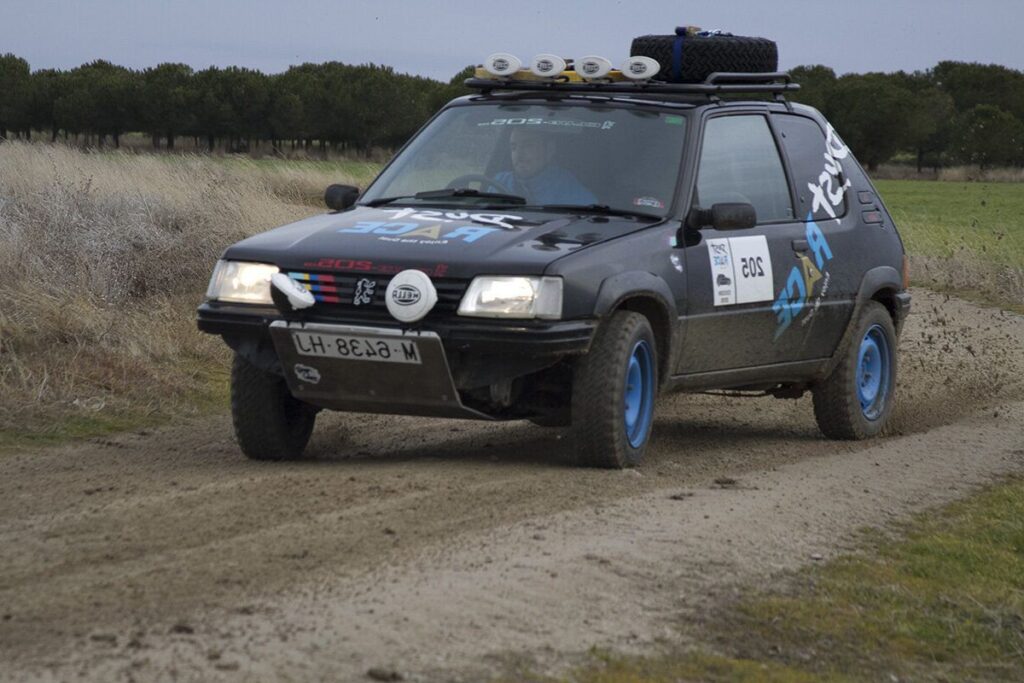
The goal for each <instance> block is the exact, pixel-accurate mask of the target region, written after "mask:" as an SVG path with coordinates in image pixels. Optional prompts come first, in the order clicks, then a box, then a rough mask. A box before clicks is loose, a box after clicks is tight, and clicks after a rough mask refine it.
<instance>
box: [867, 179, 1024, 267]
mask: <svg viewBox="0 0 1024 683" xmlns="http://www.w3.org/2000/svg"><path fill="white" fill-rule="evenodd" d="M876 186H877V188H878V191H879V193H880V194H881V195H882V199H883V201H884V202H885V204H886V206H887V207H888V208H889V211H890V212H891V213H892V216H893V219H894V220H895V221H896V226H897V228H898V229H899V231H900V234H901V235H902V236H903V239H904V241H905V243H906V246H907V251H909V252H910V253H911V254H920V255H925V256H933V257H939V258H949V257H953V256H956V255H958V254H961V253H964V252H966V253H969V254H972V255H974V256H977V257H980V258H981V259H983V260H987V261H991V262H992V263H994V264H1000V265H1009V266H1014V267H1017V268H1024V185H1020V184H1018V183H945V182H934V181H926V180H879V181H877V182H876Z"/></svg>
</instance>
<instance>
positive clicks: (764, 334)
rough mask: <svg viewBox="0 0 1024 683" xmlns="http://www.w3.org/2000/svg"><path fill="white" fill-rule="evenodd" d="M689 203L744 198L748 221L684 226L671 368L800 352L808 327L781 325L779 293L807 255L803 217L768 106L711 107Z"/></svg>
mask: <svg viewBox="0 0 1024 683" xmlns="http://www.w3.org/2000/svg"><path fill="white" fill-rule="evenodd" d="M697 164H698V165H697V172H696V181H695V182H696V187H695V188H694V192H693V195H692V196H693V198H694V199H693V204H694V206H695V207H699V208H705V209H708V208H711V207H712V206H713V205H714V204H717V203H730V202H738V203H745V204H750V205H752V206H753V207H754V209H755V211H756V213H757V223H756V225H755V227H753V228H750V229H743V230H719V229H716V228H715V227H712V226H703V227H700V228H693V227H690V228H688V230H689V231H690V233H689V234H688V236H687V240H686V247H685V254H686V266H687V267H686V272H687V278H688V281H687V284H688V291H689V297H688V301H687V334H686V339H685V340H684V342H683V349H682V353H681V354H680V355H679V364H678V366H677V369H676V372H677V374H692V373H701V372H710V371H716V370H730V369H738V368H748V367H754V366H763V365H771V364H777V363H785V362H790V361H796V360H804V359H805V358H806V351H805V349H804V343H805V341H806V335H805V332H806V329H803V328H801V327H800V326H799V325H797V326H796V327H794V326H793V325H789V326H788V327H787V329H786V330H785V332H786V334H785V335H782V334H780V333H779V323H778V320H779V315H778V312H777V310H778V308H779V306H778V304H777V300H778V298H779V295H780V293H782V292H784V291H785V287H786V285H787V282H788V281H789V277H790V274H791V271H792V268H793V267H794V266H798V267H800V268H803V267H804V266H805V264H806V263H807V261H806V260H805V259H806V251H807V248H808V245H806V244H805V242H806V238H807V231H806V226H805V225H804V223H803V222H802V221H800V220H799V219H798V218H797V217H796V214H795V211H794V198H793V191H792V188H791V184H790V182H789V179H788V177H787V173H786V165H785V163H784V161H783V157H782V155H781V154H780V150H779V146H778V142H777V137H776V136H775V134H774V133H773V130H772V128H771V126H770V124H769V119H768V114H767V112H740V113H726V114H717V115H712V116H709V117H708V118H707V119H706V120H705V123H704V131H703V136H702V139H701V149H700V153H699V155H698V160H697Z"/></svg>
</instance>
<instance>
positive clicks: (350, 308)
mask: <svg viewBox="0 0 1024 683" xmlns="http://www.w3.org/2000/svg"><path fill="white" fill-rule="evenodd" d="M288 276H289V277H290V278H291V279H293V280H295V281H296V282H298V283H299V284H301V285H303V286H304V287H305V288H306V289H308V290H309V291H311V292H312V293H313V297H314V298H315V299H316V302H317V303H316V306H315V307H314V309H313V310H314V311H315V312H316V313H321V314H323V315H326V316H330V317H332V318H333V317H338V318H344V319H350V320H367V321H393V320H394V319H393V318H392V317H391V314H390V313H388V307H387V304H386V303H385V302H384V294H385V292H386V291H387V288H388V283H389V282H391V278H392V277H393V276H391V275H362V274H349V273H307V272H295V271H293V272H289V273H288ZM363 280H365V281H367V282H372V283H373V294H372V296H370V297H369V302H368V303H364V304H361V305H356V303H355V299H356V290H357V288H358V287H359V283H360V281H363ZM431 282H433V283H434V287H435V289H437V304H436V305H435V306H434V308H433V309H432V310H431V311H430V313H428V314H427V317H426V320H431V319H435V320H436V319H440V318H446V317H449V316H454V315H455V314H456V312H457V311H458V309H459V303H460V302H461V301H462V295H463V294H465V292H466V288H467V287H468V286H469V283H468V282H467V281H466V280H455V279H450V278H437V279H432V280H431ZM364 287H365V285H364Z"/></svg>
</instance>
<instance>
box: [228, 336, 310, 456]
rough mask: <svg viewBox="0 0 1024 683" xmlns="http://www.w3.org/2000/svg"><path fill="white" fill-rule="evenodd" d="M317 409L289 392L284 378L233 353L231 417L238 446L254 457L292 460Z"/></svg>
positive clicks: (306, 440) (298, 453)
mask: <svg viewBox="0 0 1024 683" xmlns="http://www.w3.org/2000/svg"><path fill="white" fill-rule="evenodd" d="M316 413H317V410H316V408H314V407H313V406H311V405H309V404H307V403H303V402H302V401H300V400H298V399H297V398H295V397H294V396H292V394H291V392H290V391H288V385H287V383H286V382H285V380H284V378H283V377H279V376H278V375H275V374H272V373H269V372H264V371H263V370H260V369H259V368H257V367H256V366H255V365H253V364H252V363H250V362H249V361H247V360H245V358H243V357H242V356H240V355H238V354H235V360H234V363H233V364H232V366H231V419H232V421H233V422H234V425H235V436H236V438H237V439H238V445H239V447H240V448H241V449H242V452H243V453H245V455H246V457H248V458H251V459H253V460H293V459H295V458H298V457H299V456H301V455H302V452H303V450H305V448H306V444H307V443H309V437H310V435H311V434H312V433H313V425H314V423H315V422H316Z"/></svg>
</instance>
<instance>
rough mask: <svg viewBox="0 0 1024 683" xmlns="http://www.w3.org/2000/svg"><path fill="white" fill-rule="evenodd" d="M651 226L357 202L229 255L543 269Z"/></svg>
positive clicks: (372, 266) (372, 265)
mask: <svg viewBox="0 0 1024 683" xmlns="http://www.w3.org/2000/svg"><path fill="white" fill-rule="evenodd" d="M651 225H654V223H652V222H651V221H646V220H639V219H634V218H629V217H623V218H619V217H605V216H581V215H573V214H564V213H563V214H559V213H551V212H547V211H545V212H536V211H519V212H516V211H513V210H508V211H500V210H498V211H476V210H473V209H468V210H459V209H424V208H420V207H415V208H412V207H402V208H398V207H394V208H391V207H389V208H371V207H357V208H355V209H352V210H349V211H345V212H341V213H328V214H324V215H320V216H313V217H312V218H307V219H305V220H301V221H298V222H297V223H292V224H290V225H285V226H283V227H280V228H277V229H275V230H270V231H269V232H265V233H261V234H259V235H255V236H253V237H250V238H248V239H245V240H242V241H241V242H238V243H237V244H234V245H232V246H231V247H229V248H228V249H227V250H226V251H225V252H224V258H226V259H231V260H238V261H259V262H264V263H273V264H275V265H277V266H279V267H281V268H282V269H286V270H295V269H303V270H319V271H349V270H350V271H361V272H378V273H395V272H398V271H400V270H404V269H406V268H416V269H419V270H424V271H425V272H427V273H428V274H430V275H433V276H435V277H450V278H470V277H473V276H475V275H479V274H483V273H493V274H508V275H518V274H524V275H526V274H539V273H542V272H543V271H544V268H545V267H546V266H547V265H548V264H549V263H551V262H552V261H554V260H556V259H558V258H560V257H562V256H565V255H566V254H569V253H571V252H573V251H576V250H578V249H582V248H585V247H586V246H589V245H591V244H597V243H599V242H603V241H605V240H608V239H612V238H615V237H619V236H621V235H624V234H627V233H630V232H634V231H636V230H640V229H643V228H647V227H650V226H651Z"/></svg>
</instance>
